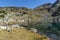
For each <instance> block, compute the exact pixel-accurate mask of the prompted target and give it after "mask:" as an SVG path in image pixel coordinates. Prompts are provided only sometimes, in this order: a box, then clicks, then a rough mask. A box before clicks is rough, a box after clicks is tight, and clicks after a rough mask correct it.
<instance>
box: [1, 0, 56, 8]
mask: <svg viewBox="0 0 60 40" xmlns="http://www.w3.org/2000/svg"><path fill="white" fill-rule="evenodd" d="M55 1H56V0H0V7H5V6H17V7H28V8H35V7H37V6H39V5H42V4H45V3H54V2H55Z"/></svg>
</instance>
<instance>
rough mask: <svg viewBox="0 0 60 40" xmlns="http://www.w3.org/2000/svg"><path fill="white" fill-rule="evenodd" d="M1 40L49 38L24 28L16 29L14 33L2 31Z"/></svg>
mask: <svg viewBox="0 0 60 40" xmlns="http://www.w3.org/2000/svg"><path fill="white" fill-rule="evenodd" d="M0 40H47V37H46V36H44V35H39V34H36V33H33V32H31V31H29V30H26V29H24V28H20V29H18V28H14V29H13V30H12V32H8V31H6V30H2V31H0Z"/></svg>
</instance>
